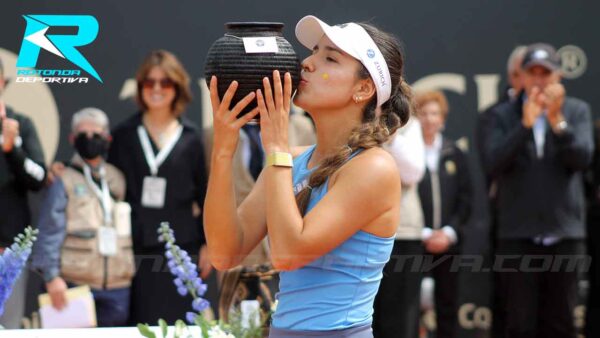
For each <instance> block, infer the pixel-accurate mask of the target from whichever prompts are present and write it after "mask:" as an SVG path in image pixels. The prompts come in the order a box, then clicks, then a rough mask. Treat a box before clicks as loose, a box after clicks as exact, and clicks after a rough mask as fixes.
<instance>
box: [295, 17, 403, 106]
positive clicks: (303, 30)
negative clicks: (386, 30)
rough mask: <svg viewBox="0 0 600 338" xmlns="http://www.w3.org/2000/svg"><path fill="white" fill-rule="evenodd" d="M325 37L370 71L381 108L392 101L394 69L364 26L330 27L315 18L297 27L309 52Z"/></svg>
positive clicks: (343, 25)
mask: <svg viewBox="0 0 600 338" xmlns="http://www.w3.org/2000/svg"><path fill="white" fill-rule="evenodd" d="M323 35H327V37H328V38H329V39H330V40H331V42H333V43H334V44H335V45H336V46H337V47H338V48H340V49H341V50H343V51H344V52H346V53H348V54H349V55H350V56H352V57H353V58H355V59H357V60H358V61H360V62H361V63H362V64H363V65H364V66H365V68H367V70H368V71H369V74H370V75H371V78H372V79H373V83H375V87H376V89H377V107H380V106H381V105H382V104H384V103H385V102H386V101H387V100H389V98H390V95H391V93H392V83H391V82H392V81H391V77H390V70H389V69H388V66H387V63H386V62H385V59H384V57H383V55H382V54H381V51H380V50H379V48H378V47H377V45H376V44H375V41H373V39H372V38H371V36H370V35H369V33H367V31H366V30H365V29H364V28H363V27H361V26H360V25H358V24H356V23H354V22H349V23H345V24H341V25H336V26H330V25H328V24H326V23H325V22H323V21H321V20H320V19H319V18H317V17H316V16H313V15H307V16H305V17H303V18H302V19H300V21H298V24H297V25H296V37H297V38H298V41H300V43H301V44H303V45H304V46H305V47H307V48H308V49H311V50H312V49H313V48H314V47H315V46H316V45H317V43H318V42H319V40H320V39H321V38H322V37H323Z"/></svg>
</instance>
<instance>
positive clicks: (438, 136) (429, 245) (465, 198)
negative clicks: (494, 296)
mask: <svg viewBox="0 0 600 338" xmlns="http://www.w3.org/2000/svg"><path fill="white" fill-rule="evenodd" d="M415 102H416V106H417V114H418V117H419V121H420V122H421V127H422V131H423V141H424V143H425V161H426V166H425V167H426V170H425V176H424V177H423V179H422V180H421V182H419V198H420V199H421V206H422V208H423V216H424V219H425V228H424V229H423V242H424V245H425V250H426V251H427V253H428V254H430V255H433V261H434V262H435V267H434V268H433V269H432V271H431V274H432V277H433V279H434V280H435V312H436V319H437V330H436V337H437V338H452V337H455V336H456V323H457V315H456V314H457V311H458V304H457V296H458V277H459V274H458V271H456V270H453V267H454V266H456V265H454V264H453V262H454V257H456V255H458V254H460V249H459V241H460V233H461V228H462V227H463V225H464V224H465V223H466V222H467V221H468V219H469V216H470V212H471V194H472V189H471V177H470V175H469V164H468V161H467V157H466V155H465V154H464V153H463V152H462V151H461V150H460V149H459V148H458V147H457V146H456V144H455V143H454V142H453V141H451V140H449V139H447V138H446V137H444V136H442V130H443V128H444V124H445V121H446V117H447V114H448V102H447V100H446V97H445V96H444V94H442V92H438V91H431V92H425V93H420V94H418V95H417V96H416V98H415Z"/></svg>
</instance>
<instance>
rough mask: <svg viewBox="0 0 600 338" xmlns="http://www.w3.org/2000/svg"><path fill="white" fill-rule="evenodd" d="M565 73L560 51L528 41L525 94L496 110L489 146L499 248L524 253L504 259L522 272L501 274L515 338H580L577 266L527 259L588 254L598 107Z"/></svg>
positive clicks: (486, 157)
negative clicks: (575, 90)
mask: <svg viewBox="0 0 600 338" xmlns="http://www.w3.org/2000/svg"><path fill="white" fill-rule="evenodd" d="M560 78H561V74H560V59H559V57H558V55H557V53H556V51H555V49H554V48H553V47H552V46H550V45H547V44H533V45H530V46H528V48H527V51H526V53H525V57H524V58H523V73H522V81H523V87H524V92H523V93H522V95H521V96H520V97H519V99H518V100H517V101H514V102H505V103H502V104H500V105H498V106H496V107H494V108H493V109H492V112H491V114H492V116H491V124H492V125H493V126H494V128H493V129H492V130H491V136H490V141H489V143H488V144H484V145H483V147H484V148H483V152H482V153H483V163H484V167H485V171H486V173H487V175H489V176H490V177H491V178H492V179H493V180H494V181H496V182H497V186H498V193H497V200H496V204H497V211H498V233H497V240H498V244H497V253H498V254H499V255H502V256H503V257H511V256H510V255H517V256H519V257H520V258H519V259H504V260H503V261H502V268H503V269H514V270H512V271H514V272H512V271H511V272H500V282H501V285H500V287H501V292H502V295H503V298H504V309H505V311H504V315H505V316H506V317H505V335H506V337H509V338H515V337H544V338H553V337H561V338H569V337H573V338H574V337H575V328H574V323H573V309H574V307H575V302H576V299H577V271H572V270H573V269H569V267H566V266H565V265H566V264H560V265H559V266H558V269H556V270H554V269H550V268H546V267H545V266H544V267H543V268H542V269H540V266H539V265H540V264H539V261H537V262H535V261H530V262H528V259H527V257H531V256H525V255H535V256H536V257H539V256H544V257H552V258H556V257H557V255H572V257H577V255H581V254H583V253H584V238H585V223H584V222H585V201H584V190H583V179H582V173H583V171H584V170H585V169H586V168H587V167H588V165H589V164H590V161H591V157H592V152H593V146H594V145H593V139H592V125H591V116H590V107H589V105H588V104H587V103H585V102H583V101H581V100H578V99H575V98H572V97H567V96H566V95H565V88H564V87H563V85H562V84H561V83H560ZM512 257H514V256H512ZM551 263H552V264H551V266H552V265H554V264H555V263H560V262H559V261H552V262H551ZM563 263H564V262H563ZM571 263H573V262H571ZM544 265H545V264H544ZM523 266H525V268H530V269H533V271H532V270H529V269H524V268H523ZM534 271H537V272H534Z"/></svg>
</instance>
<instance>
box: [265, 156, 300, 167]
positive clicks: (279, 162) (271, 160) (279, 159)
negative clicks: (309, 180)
mask: <svg viewBox="0 0 600 338" xmlns="http://www.w3.org/2000/svg"><path fill="white" fill-rule="evenodd" d="M272 165H273V166H276V167H288V168H291V167H293V166H294V161H293V159H292V154H290V153H282V152H274V153H271V154H269V155H267V164H266V166H267V167H268V166H272Z"/></svg>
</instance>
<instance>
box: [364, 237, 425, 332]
mask: <svg viewBox="0 0 600 338" xmlns="http://www.w3.org/2000/svg"><path fill="white" fill-rule="evenodd" d="M422 259H423V245H422V244H421V241H420V240H417V241H403V240H399V241H395V242H394V248H393V249H392V255H391V257H390V261H389V262H388V263H387V264H386V266H385V268H384V269H383V279H382V280H381V285H380V286H379V291H378V293H377V296H376V297H375V304H374V308H375V313H374V315H373V335H374V337H375V338H399V337H402V338H418V337H419V317H420V304H421V297H420V296H421V278H422V275H423V273H422Z"/></svg>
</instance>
